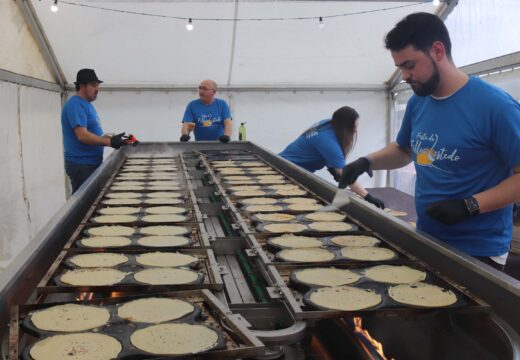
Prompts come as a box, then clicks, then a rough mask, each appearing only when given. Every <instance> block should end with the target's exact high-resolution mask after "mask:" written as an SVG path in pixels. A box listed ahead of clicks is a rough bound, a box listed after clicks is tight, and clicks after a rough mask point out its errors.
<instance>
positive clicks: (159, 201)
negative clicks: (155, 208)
mask: <svg viewBox="0 0 520 360" xmlns="http://www.w3.org/2000/svg"><path fill="white" fill-rule="evenodd" d="M143 203H145V204H148V205H176V204H182V203H184V200H183V199H179V198H146V199H144V200H143Z"/></svg>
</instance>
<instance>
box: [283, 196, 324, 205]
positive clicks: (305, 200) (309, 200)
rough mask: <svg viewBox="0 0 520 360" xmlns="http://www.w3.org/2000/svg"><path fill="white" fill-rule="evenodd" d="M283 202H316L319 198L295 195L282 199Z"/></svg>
mask: <svg viewBox="0 0 520 360" xmlns="http://www.w3.org/2000/svg"><path fill="white" fill-rule="evenodd" d="M280 201H281V202H283V203H286V204H316V203H317V202H318V200H316V199H313V198H306V197H293V198H285V199H280Z"/></svg>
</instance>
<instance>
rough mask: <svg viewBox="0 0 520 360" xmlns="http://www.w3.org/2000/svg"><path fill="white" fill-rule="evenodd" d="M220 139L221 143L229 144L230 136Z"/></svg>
mask: <svg viewBox="0 0 520 360" xmlns="http://www.w3.org/2000/svg"><path fill="white" fill-rule="evenodd" d="M218 139H219V141H220V142H223V143H228V142H229V136H227V135H221V136H220V137H219V138H218Z"/></svg>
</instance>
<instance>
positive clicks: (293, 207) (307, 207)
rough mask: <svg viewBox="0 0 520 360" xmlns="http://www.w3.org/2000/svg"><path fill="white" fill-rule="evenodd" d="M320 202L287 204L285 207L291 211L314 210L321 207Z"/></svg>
mask: <svg viewBox="0 0 520 360" xmlns="http://www.w3.org/2000/svg"><path fill="white" fill-rule="evenodd" d="M322 207H323V206H322V205H320V204H289V205H287V209H289V210H292V211H314V210H318V209H320V208H322Z"/></svg>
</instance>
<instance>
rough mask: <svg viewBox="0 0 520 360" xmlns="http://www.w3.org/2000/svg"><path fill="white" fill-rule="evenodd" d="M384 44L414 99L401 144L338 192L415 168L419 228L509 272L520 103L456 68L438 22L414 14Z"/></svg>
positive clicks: (350, 171)
mask: <svg viewBox="0 0 520 360" xmlns="http://www.w3.org/2000/svg"><path fill="white" fill-rule="evenodd" d="M385 45H386V48H387V49H389V50H390V51H391V54H392V57H393V59H394V62H395V65H396V66H397V67H398V68H399V69H400V70H401V73H402V78H403V80H405V81H406V82H407V83H409V84H410V86H411V87H412V89H413V91H414V93H415V95H414V96H412V98H411V99H410V100H409V101H408V104H407V107H406V112H405V115H404V118H403V124H402V125H401V129H400V131H399V134H398V135H397V140H396V142H395V143H391V144H390V145H388V146H387V147H385V148H383V149H381V150H379V151H376V152H374V153H372V154H369V155H367V156H366V157H362V158H360V159H358V160H356V161H354V162H352V163H350V164H348V165H346V166H345V167H344V169H343V173H342V177H341V180H340V184H339V186H340V187H345V186H347V185H349V184H351V183H353V182H354V181H356V179H357V178H358V176H359V175H361V174H363V173H364V172H366V171H368V170H379V169H396V168H399V167H402V166H405V165H407V164H409V163H410V162H411V161H414V165H415V169H416V172H417V180H416V186H415V205H416V209H417V217H418V221H417V228H418V229H420V230H423V231H424V232H426V233H429V234H431V235H433V236H435V237H437V238H439V239H441V240H443V241H445V242H446V243H448V244H450V245H451V246H454V247H455V248H457V249H459V250H461V251H463V252H465V253H467V254H470V255H472V256H475V257H477V258H479V259H480V260H482V261H484V262H486V263H488V264H489V265H491V266H494V267H495V268H497V269H500V270H503V269H504V265H505V262H506V259H507V255H508V251H509V244H510V242H511V237H512V204H513V203H514V202H516V201H518V200H520V104H519V103H518V102H517V101H516V100H515V99H513V98H512V97H511V96H510V95H508V94H507V93H505V92H504V91H502V90H501V89H498V88H496V87H494V86H493V85H490V84H488V83H485V82H484V81H482V80H480V79H479V78H476V77H468V76H467V75H466V74H464V73H463V72H462V71H460V70H459V69H457V67H456V66H455V65H454V63H453V60H452V58H451V41H450V38H449V34H448V30H447V29H446V27H445V25H444V24H443V22H442V21H441V20H440V19H439V18H438V17H437V16H435V15H432V14H428V13H415V14H411V15H409V16H407V17H406V18H404V19H403V20H401V21H400V22H399V23H398V24H397V25H396V26H395V27H394V29H392V30H391V31H390V32H389V33H388V34H387V36H386V39H385Z"/></svg>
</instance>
